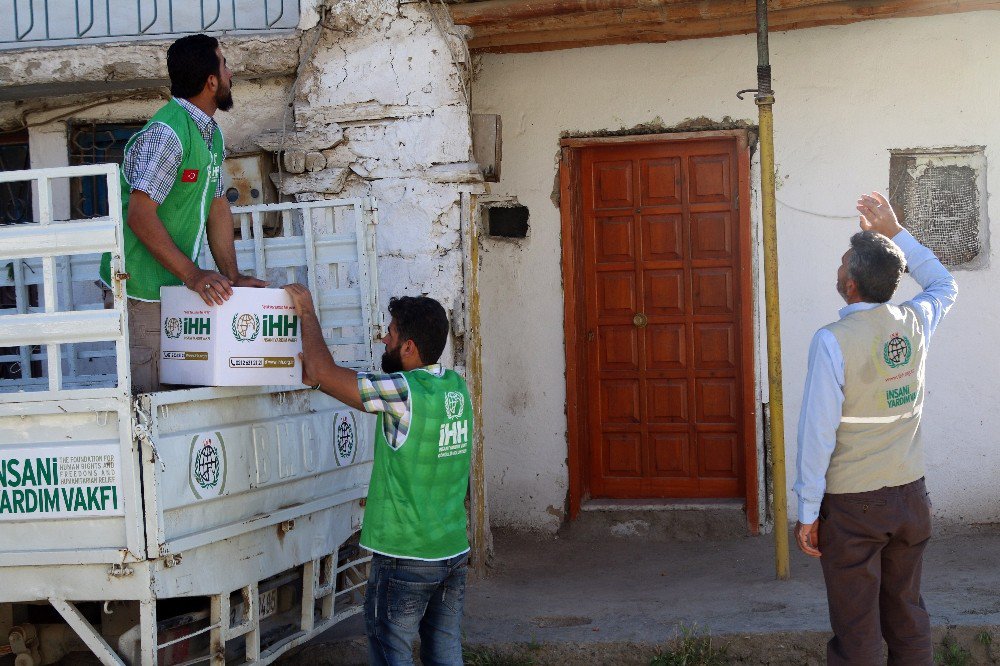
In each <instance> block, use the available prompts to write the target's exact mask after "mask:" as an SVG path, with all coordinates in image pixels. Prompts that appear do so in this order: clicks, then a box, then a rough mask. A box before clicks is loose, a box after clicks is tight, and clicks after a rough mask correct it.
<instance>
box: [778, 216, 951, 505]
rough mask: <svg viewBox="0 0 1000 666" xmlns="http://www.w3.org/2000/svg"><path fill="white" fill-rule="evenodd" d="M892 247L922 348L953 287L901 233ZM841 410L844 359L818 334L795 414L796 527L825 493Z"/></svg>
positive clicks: (930, 257)
mask: <svg viewBox="0 0 1000 666" xmlns="http://www.w3.org/2000/svg"><path fill="white" fill-rule="evenodd" d="M892 241H893V242H894V243H895V244H896V245H898V246H899V249H901V250H902V251H903V254H904V255H905V257H906V265H907V266H908V267H909V269H910V275H911V276H913V279H914V280H916V281H917V284H919V285H920V286H921V287H922V288H923V291H922V292H920V294H918V295H917V296H916V297H915V298H913V299H912V300H909V301H906V303H904V305H908V306H909V307H911V308H913V309H914V310H915V311H916V313H917V315H918V316H919V317H920V318H921V320H922V321H923V324H924V339H925V340H924V344H928V343H929V342H930V338H931V336H932V335H933V334H934V331H935V329H936V328H937V325H938V324H939V323H940V322H941V319H942V318H943V317H944V315H945V313H947V312H948V310H949V309H950V308H951V306H952V305H953V304H954V303H955V297H956V296H957V295H958V285H957V284H956V283H955V278H953V277H952V276H951V273H949V272H948V269H946V268H945V267H944V266H943V265H942V264H941V262H940V261H938V259H937V257H935V256H934V253H933V252H931V251H930V250H928V249H927V248H926V247H924V246H923V245H921V244H920V243H918V242H917V240H916V239H915V238H914V237H913V236H911V235H910V233H909V232H908V231H906V230H903V231H900V232H899V233H898V234H896V236H895V237H893V239H892ZM880 305H881V303H853V304H851V305H848V306H847V307H844V308H841V310H840V318H841V319H843V318H844V317H846V316H847V315H849V314H851V313H852V312H859V311H861V310H870V309H872V308H877V307H879V306H880ZM843 405H844V355H843V353H842V352H841V350H840V345H839V344H837V338H835V337H834V335H833V333H831V332H830V331H828V330H826V329H825V328H821V329H819V330H818V331H816V335H814V336H813V339H812V343H811V344H810V345H809V370H808V372H807V373H806V386H805V390H804V391H803V392H802V411H801V413H800V414H799V437H798V439H799V456H798V478H797V479H796V481H795V486H794V490H795V493H796V494H797V495H798V496H799V521H800V522H802V523H806V524H808V523H812V522H815V520H816V519H817V518H818V517H819V506H820V504H821V503H822V501H823V493H824V492H825V491H826V470H827V468H828V467H829V466H830V457H831V456H833V449H834V447H835V446H836V445H837V428H838V427H840V417H841V415H842V414H843Z"/></svg>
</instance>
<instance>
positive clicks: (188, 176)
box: [181, 169, 198, 183]
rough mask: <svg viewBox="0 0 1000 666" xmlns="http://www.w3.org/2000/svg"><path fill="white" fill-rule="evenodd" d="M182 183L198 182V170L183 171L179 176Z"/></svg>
mask: <svg viewBox="0 0 1000 666" xmlns="http://www.w3.org/2000/svg"><path fill="white" fill-rule="evenodd" d="M181 182H182V183H197V182H198V170H197V169H184V173H182V174H181Z"/></svg>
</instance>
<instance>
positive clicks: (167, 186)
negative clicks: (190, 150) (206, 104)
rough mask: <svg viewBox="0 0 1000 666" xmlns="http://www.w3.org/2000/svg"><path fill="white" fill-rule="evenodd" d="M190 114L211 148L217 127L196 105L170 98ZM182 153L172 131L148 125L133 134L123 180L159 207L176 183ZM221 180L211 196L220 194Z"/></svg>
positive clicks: (126, 157) (123, 169) (163, 126)
mask: <svg viewBox="0 0 1000 666" xmlns="http://www.w3.org/2000/svg"><path fill="white" fill-rule="evenodd" d="M174 99H175V100H176V101H177V103H178V104H180V105H181V106H182V107H184V110H185V111H187V112H188V114H190V116H191V118H192V120H194V122H195V125H197V126H198V129H199V130H200V131H201V136H202V138H204V139H205V144H206V145H207V146H208V149H209V150H211V149H212V138H213V137H214V136H215V128H216V127H218V124H217V123H216V122H215V120H214V119H213V118H212V117H211V116H209V115H208V114H206V113H205V112H204V111H202V110H201V109H199V108H198V107H197V106H195V105H194V104H192V103H191V102H189V101H187V100H186V99H181V98H179V97H175V98H174ZM183 157H184V150H183V148H182V147H181V142H180V139H178V138H177V135H176V134H174V131H173V130H172V129H170V128H169V127H167V126H166V125H164V124H163V123H155V124H153V125H150V126H149V127H148V128H147V129H146V130H144V131H142V132H140V133H139V134H137V135H136V137H135V140H134V141H133V142H132V145H131V146H130V147H129V149H128V152H126V153H125V161H124V162H123V163H122V171H123V173H124V174H125V180H127V181H128V183H129V186H130V187H131V188H132V189H133V190H141V191H142V192H145V193H146V194H148V195H149V198H150V199H152V200H153V201H155V202H156V203H157V204H162V203H163V201H164V199H166V198H167V195H168V194H170V190H171V189H172V188H173V186H174V181H176V180H177V170H178V169H179V168H180V166H181V160H182V159H183ZM224 193H225V192H224V190H223V187H222V179H221V178H220V179H219V184H218V185H217V186H216V188H215V196H216V197H221V196H223V194H224Z"/></svg>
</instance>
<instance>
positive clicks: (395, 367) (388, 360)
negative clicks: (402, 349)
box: [382, 347, 403, 373]
mask: <svg viewBox="0 0 1000 666" xmlns="http://www.w3.org/2000/svg"><path fill="white" fill-rule="evenodd" d="M402 371H403V357H402V356H401V355H400V353H399V347H396V348H395V349H386V350H385V352H384V353H383V354H382V372H386V373H392V372H402Z"/></svg>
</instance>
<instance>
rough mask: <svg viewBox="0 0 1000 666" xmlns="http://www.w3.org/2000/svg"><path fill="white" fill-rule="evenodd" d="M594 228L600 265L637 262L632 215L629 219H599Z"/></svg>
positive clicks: (595, 244) (595, 245)
mask: <svg viewBox="0 0 1000 666" xmlns="http://www.w3.org/2000/svg"><path fill="white" fill-rule="evenodd" d="M594 228H595V239H594V247H595V251H596V255H597V257H596V259H597V263H598V264H611V263H618V262H632V261H634V260H635V246H634V245H633V242H632V216H631V215H629V216H627V217H599V218H597V219H596V220H595V224H594Z"/></svg>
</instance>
